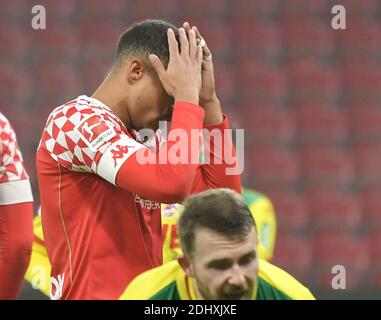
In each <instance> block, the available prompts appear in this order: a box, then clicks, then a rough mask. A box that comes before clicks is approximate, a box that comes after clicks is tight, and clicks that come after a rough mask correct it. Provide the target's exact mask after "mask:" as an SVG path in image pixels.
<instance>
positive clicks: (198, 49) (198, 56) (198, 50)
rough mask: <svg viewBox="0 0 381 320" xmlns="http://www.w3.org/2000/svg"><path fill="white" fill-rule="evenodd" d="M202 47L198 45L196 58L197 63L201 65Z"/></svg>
mask: <svg viewBox="0 0 381 320" xmlns="http://www.w3.org/2000/svg"><path fill="white" fill-rule="evenodd" d="M202 55H203V53H202V48H201V47H200V46H197V55H196V60H197V64H199V65H200V67H201V66H202V63H203V61H202Z"/></svg>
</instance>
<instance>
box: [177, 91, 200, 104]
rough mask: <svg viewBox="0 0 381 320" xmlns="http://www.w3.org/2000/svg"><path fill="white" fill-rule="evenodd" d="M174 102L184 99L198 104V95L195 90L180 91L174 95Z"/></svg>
mask: <svg viewBox="0 0 381 320" xmlns="http://www.w3.org/2000/svg"><path fill="white" fill-rule="evenodd" d="M174 99H175V102H179V101H185V102H190V103H193V104H196V105H199V102H200V101H199V97H198V93H197V92H180V93H177V94H176V95H175V96H174Z"/></svg>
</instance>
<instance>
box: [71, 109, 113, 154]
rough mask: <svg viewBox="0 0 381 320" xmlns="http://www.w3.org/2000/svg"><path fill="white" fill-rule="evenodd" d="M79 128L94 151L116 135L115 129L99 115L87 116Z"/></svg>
mask: <svg viewBox="0 0 381 320" xmlns="http://www.w3.org/2000/svg"><path fill="white" fill-rule="evenodd" d="M78 129H79V131H80V132H81V133H82V137H83V140H84V141H85V142H86V143H87V145H88V146H89V147H90V149H92V150H93V151H96V150H97V149H98V148H99V147H100V146H101V145H103V144H104V143H105V142H107V141H109V140H110V139H111V138H113V137H115V136H116V132H115V130H113V129H112V128H111V127H110V126H109V125H108V124H107V122H105V121H103V120H102V119H101V118H100V117H99V116H97V115H92V116H90V117H89V118H87V119H86V120H85V121H84V122H82V123H81V125H80V126H79V127H78Z"/></svg>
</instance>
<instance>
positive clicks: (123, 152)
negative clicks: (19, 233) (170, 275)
mask: <svg viewBox="0 0 381 320" xmlns="http://www.w3.org/2000/svg"><path fill="white" fill-rule="evenodd" d="M203 119H204V110H203V109H202V108H201V107H199V106H196V105H194V104H191V103H186V102H177V103H176V104H175V106H174V112H173V119H172V126H171V130H172V129H175V128H181V129H184V130H187V131H189V132H190V130H191V129H201V128H202V126H203ZM224 125H226V123H225V124H224ZM189 135H190V133H189ZM167 144H168V145H169V142H168V143H167ZM164 149H165V148H164ZM139 150H140V151H139ZM139 152H151V151H150V150H149V149H148V148H147V147H146V146H145V145H143V144H142V143H139V142H138V141H136V136H135V135H134V134H133V133H132V132H130V131H129V130H127V128H126V127H125V126H124V124H123V123H122V122H121V121H120V119H119V118H118V117H117V116H116V115H115V114H114V113H113V112H112V110H111V109H110V108H108V107H107V106H106V105H104V104H103V103H101V102H100V101H98V100H96V99H93V98H89V97H87V96H80V97H78V98H77V99H76V100H74V101H71V102H69V103H67V104H65V105H63V106H60V107H58V108H56V109H55V110H54V111H53V112H52V113H51V115H50V117H49V119H48V121H47V123H46V127H45V129H44V131H43V134H42V138H41V142H40V145H39V148H38V151H37V174H38V179H39V189H40V197H41V212H42V226H43V232H44V237H45V242H46V248H47V252H48V256H49V260H50V262H51V264H52V271H51V276H52V278H51V280H52V281H51V282H52V286H51V297H52V298H53V299H56V298H57V299H58V298H64V299H117V298H118V297H119V296H120V295H121V294H122V292H123V290H124V288H125V287H126V285H127V284H128V283H129V282H130V281H131V280H132V279H133V278H134V277H135V276H136V275H138V274H140V273H141V272H143V271H145V270H148V269H151V268H153V267H155V266H158V265H160V264H161V263H162V248H161V245H162V231H161V220H160V202H179V201H182V199H183V198H184V197H185V196H186V195H187V194H189V193H190V192H191V190H192V189H194V190H200V189H205V188H208V187H213V185H210V184H208V178H203V177H201V176H203V174H205V173H203V172H202V170H201V169H200V168H199V166H198V165H197V164H178V165H173V164H144V165H142V164H140V163H139V161H138V159H137V154H138V153H139ZM163 152H164V151H163ZM213 175H214V176H215V174H214V173H213ZM197 176H200V177H201V178H197ZM205 176H206V177H207V176H208V174H207V173H206V174H205ZM222 180H224V179H222ZM233 180H234V182H230V180H229V179H228V181H227V182H224V183H222V185H224V186H225V185H226V183H227V184H228V185H229V184H230V185H232V186H233V187H236V186H237V185H238V188H239V187H240V184H239V177H238V180H237V177H235V178H233ZM168 181H171V183H168ZM194 181H197V185H198V187H195V186H194ZM214 181H218V182H219V181H221V179H219V178H218V177H217V178H216V179H214V180H213V183H214ZM236 188H237V187H236Z"/></svg>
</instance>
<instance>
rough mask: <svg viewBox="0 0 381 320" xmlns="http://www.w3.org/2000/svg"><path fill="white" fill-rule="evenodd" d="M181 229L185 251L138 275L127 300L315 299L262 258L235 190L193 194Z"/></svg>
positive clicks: (251, 221) (251, 223) (250, 220)
mask: <svg viewBox="0 0 381 320" xmlns="http://www.w3.org/2000/svg"><path fill="white" fill-rule="evenodd" d="M178 232H179V236H180V243H181V247H182V250H183V252H184V255H183V256H181V257H179V258H178V259H177V261H173V262H170V263H166V264H164V265H162V266H160V267H157V268H154V269H152V270H149V271H146V272H144V273H142V274H141V275H139V276H137V277H136V278H135V279H134V280H133V281H132V282H131V283H130V285H129V286H128V287H127V289H126V290H125V292H124V293H123V295H122V296H121V299H137V300H149V299H150V300H236V299H246V300H296V299H301V300H311V299H315V298H314V296H313V295H312V293H311V292H310V291H309V290H308V289H307V288H306V287H304V286H303V285H302V284H301V283H299V282H298V281H297V280H296V279H294V278H293V277H292V276H291V275H289V274H288V273H287V272H285V271H283V270H281V269H280V268H278V267H276V266H274V265H272V264H270V263H268V262H266V261H264V260H261V259H259V258H258V252H257V245H258V236H257V230H256V225H255V222H254V219H253V217H252V214H251V213H250V210H249V208H248V207H247V205H246V204H245V202H244V201H243V199H242V197H241V195H239V194H238V193H236V192H234V191H232V190H229V189H214V190H208V191H205V192H202V193H199V194H196V195H193V196H190V197H189V198H187V200H186V201H185V203H184V210H183V212H182V213H181V215H180V219H179V222H178Z"/></svg>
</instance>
